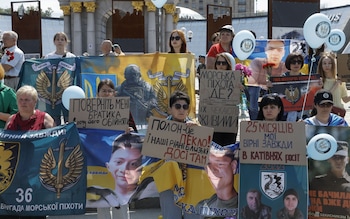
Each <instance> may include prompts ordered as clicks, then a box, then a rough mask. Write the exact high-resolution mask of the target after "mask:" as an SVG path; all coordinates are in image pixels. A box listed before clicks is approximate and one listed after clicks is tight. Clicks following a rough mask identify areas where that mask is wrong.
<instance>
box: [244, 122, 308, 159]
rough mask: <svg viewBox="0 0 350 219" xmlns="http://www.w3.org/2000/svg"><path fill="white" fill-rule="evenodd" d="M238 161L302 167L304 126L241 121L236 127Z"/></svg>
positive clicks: (304, 151)
mask: <svg viewBox="0 0 350 219" xmlns="http://www.w3.org/2000/svg"><path fill="white" fill-rule="evenodd" d="M240 136H241V137H240V139H241V140H240V162H241V163H251V164H252V163H255V164H262V163H268V164H283V165H305V164H306V155H305V154H306V150H305V138H303V136H305V124H304V123H295V122H294V123H293V122H266V121H243V122H241V124H240Z"/></svg>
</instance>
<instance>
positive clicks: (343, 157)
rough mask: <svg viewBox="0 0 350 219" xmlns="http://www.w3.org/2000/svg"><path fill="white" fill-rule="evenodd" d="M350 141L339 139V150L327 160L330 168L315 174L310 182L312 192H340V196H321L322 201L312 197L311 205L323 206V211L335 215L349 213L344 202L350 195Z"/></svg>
mask: <svg viewBox="0 0 350 219" xmlns="http://www.w3.org/2000/svg"><path fill="white" fill-rule="evenodd" d="M348 147H349V145H348V143H347V142H346V141H337V151H336V152H335V153H334V155H333V156H332V157H331V158H329V159H328V160H327V161H328V163H329V165H330V170H329V171H328V172H327V173H326V174H323V175H319V176H315V178H314V179H313V180H312V182H311V183H310V194H311V193H313V194H316V195H317V196H318V194H335V193H336V194H340V193H342V194H343V195H342V196H343V198H342V197H341V196H340V195H338V196H332V197H331V196H327V197H324V196H322V197H319V198H321V199H322V202H317V201H316V200H317V199H316V198H311V199H310V200H311V205H312V206H318V207H322V213H326V214H334V215H349V210H350V209H349V208H348V207H343V205H342V204H340V205H339V204H332V203H342V202H343V200H344V199H345V198H346V197H349V195H350V176H349V174H348V173H347V171H346V165H347V164H348V162H349V155H348V150H349V149H348Z"/></svg>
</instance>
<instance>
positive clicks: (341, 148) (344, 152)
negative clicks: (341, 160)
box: [333, 141, 349, 157]
mask: <svg viewBox="0 0 350 219" xmlns="http://www.w3.org/2000/svg"><path fill="white" fill-rule="evenodd" d="M337 145H338V147H337V151H336V152H335V153H334V155H339V156H344V157H346V156H348V150H349V149H348V146H349V144H348V143H347V142H346V141H337ZM334 155H333V156H334Z"/></svg>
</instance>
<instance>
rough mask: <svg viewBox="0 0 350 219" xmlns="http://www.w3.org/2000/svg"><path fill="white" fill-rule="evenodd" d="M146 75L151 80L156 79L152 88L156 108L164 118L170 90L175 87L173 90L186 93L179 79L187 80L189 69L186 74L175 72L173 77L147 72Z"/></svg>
mask: <svg viewBox="0 0 350 219" xmlns="http://www.w3.org/2000/svg"><path fill="white" fill-rule="evenodd" d="M147 75H148V77H149V78H151V79H154V78H157V79H158V81H157V82H156V83H155V85H154V87H153V88H154V91H155V93H156V97H157V102H158V107H159V109H160V110H161V114H162V115H165V116H166V115H167V111H168V102H169V101H166V100H167V98H168V95H170V94H171V92H172V88H173V87H175V90H178V91H183V92H185V93H187V89H186V85H185V84H184V83H183V81H182V80H181V78H188V77H189V76H190V69H186V73H182V72H178V71H175V72H174V75H173V76H171V75H169V76H165V75H164V72H155V73H152V71H151V70H149V71H148V72H147ZM164 87H166V88H164Z"/></svg>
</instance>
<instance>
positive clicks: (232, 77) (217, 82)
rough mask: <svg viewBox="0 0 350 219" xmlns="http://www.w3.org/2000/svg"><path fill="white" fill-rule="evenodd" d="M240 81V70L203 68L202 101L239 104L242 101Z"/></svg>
mask: <svg viewBox="0 0 350 219" xmlns="http://www.w3.org/2000/svg"><path fill="white" fill-rule="evenodd" d="M240 83H241V72H240V71H222V70H213V69H202V70H201V74H200V90H199V93H200V101H201V102H204V101H205V102H208V103H211V104H217V103H221V104H224V105H237V104H239V103H240V93H241V92H240V88H239V84H240Z"/></svg>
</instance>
